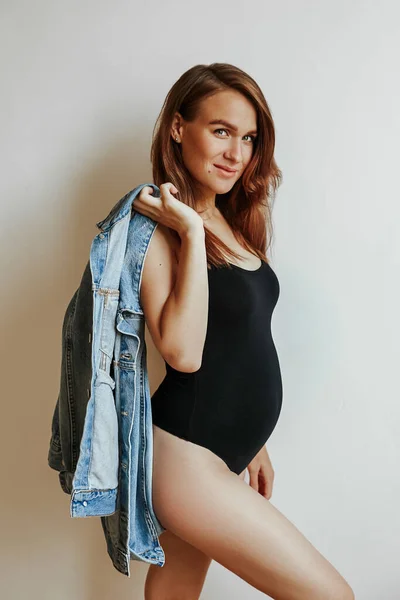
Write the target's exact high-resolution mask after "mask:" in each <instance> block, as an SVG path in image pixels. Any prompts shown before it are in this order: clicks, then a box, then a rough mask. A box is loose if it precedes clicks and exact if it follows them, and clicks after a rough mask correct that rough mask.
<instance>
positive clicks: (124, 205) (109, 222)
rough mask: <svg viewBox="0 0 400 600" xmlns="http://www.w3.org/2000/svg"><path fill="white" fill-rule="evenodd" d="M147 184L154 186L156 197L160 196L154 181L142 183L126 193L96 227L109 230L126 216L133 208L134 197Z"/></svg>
mask: <svg viewBox="0 0 400 600" xmlns="http://www.w3.org/2000/svg"><path fill="white" fill-rule="evenodd" d="M145 186H150V187H152V188H153V190H154V197H155V198H160V195H161V194H160V189H159V188H158V187H157V186H156V185H155V184H154V183H142V184H140V185H138V186H137V187H135V188H134V189H133V190H131V191H130V192H128V193H127V194H125V196H124V197H123V198H121V200H119V201H118V202H117V203H116V204H115V205H114V206H113V208H112V209H111V210H110V212H109V213H108V215H107V216H106V218H105V219H103V220H102V221H99V222H98V223H96V227H98V229H101V230H102V231H108V230H109V229H110V228H111V227H113V225H115V223H117V222H118V221H120V220H121V219H123V218H124V217H126V215H127V214H128V213H129V211H130V210H131V209H132V203H133V201H134V199H135V198H136V196H137V195H138V194H139V193H140V191H141V190H142V188H144V187H145Z"/></svg>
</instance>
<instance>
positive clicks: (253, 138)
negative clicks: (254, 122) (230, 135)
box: [214, 129, 256, 143]
mask: <svg viewBox="0 0 400 600" xmlns="http://www.w3.org/2000/svg"><path fill="white" fill-rule="evenodd" d="M219 131H225V132H227V130H226V129H215V130H214V133H218V132H219ZM244 137H249V138H250V141H252V142H253V143H254V142H255V139H256V136H255V135H245V136H244Z"/></svg>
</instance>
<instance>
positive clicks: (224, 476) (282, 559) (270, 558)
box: [146, 426, 354, 600]
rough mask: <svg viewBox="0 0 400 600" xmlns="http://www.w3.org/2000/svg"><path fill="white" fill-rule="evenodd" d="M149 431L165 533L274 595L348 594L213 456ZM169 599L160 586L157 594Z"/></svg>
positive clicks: (292, 598) (315, 597)
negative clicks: (152, 441)
mask: <svg viewBox="0 0 400 600" xmlns="http://www.w3.org/2000/svg"><path fill="white" fill-rule="evenodd" d="M153 431H154V457H153V458H154V469H153V505H154V510H155V512H156V514H157V517H158V518H159V520H160V521H161V523H162V525H163V526H164V527H165V528H166V529H167V530H168V531H170V532H172V533H173V534H174V535H175V536H176V537H178V538H180V539H181V540H183V541H184V542H187V543H188V544H190V545H191V546H194V548H196V549H197V550H199V551H200V552H202V553H203V554H204V555H205V556H207V557H210V558H211V559H214V560H216V561H217V562H219V563H220V564H221V565H223V566H224V567H226V568H227V569H229V570H230V571H232V572H233V573H235V574H236V575H238V576H239V577H241V578H242V579H244V580H245V581H247V582H248V583H249V584H250V585H252V586H254V587H255V588H257V589H258V590H260V591H262V592H264V593H265V594H268V595H269V596H270V597H271V598H274V599H275V600H354V594H353V592H352V590H351V588H350V587H349V585H348V584H347V582H346V581H345V579H343V577H342V576H341V575H340V573H338V571H337V570H336V569H335V568H334V567H333V566H332V565H331V563H330V562H328V560H326V559H325V558H324V557H323V556H322V555H321V554H320V553H319V552H318V550H316V548H314V546H313V545H312V544H311V543H310V542H309V541H308V540H307V539H306V538H305V537H304V536H303V534H302V533H301V532H300V531H299V530H298V529H297V528H296V527H295V525H294V524H293V523H292V522H291V521H289V520H288V519H287V518H286V517H285V516H284V515H283V514H282V513H280V512H279V510H278V509H277V508H275V507H274V506H273V504H271V502H270V501H269V500H266V499H265V498H264V497H263V496H261V495H260V494H259V493H258V492H256V491H255V490H254V489H253V488H252V487H251V486H249V485H248V484H247V483H246V482H244V481H243V480H242V479H241V478H240V477H238V476H237V475H236V474H235V473H232V472H231V471H230V470H229V469H228V468H227V466H226V465H225V463H224V462H223V461H222V460H221V459H220V458H219V457H218V456H216V455H215V454H213V453H212V452H211V451H209V450H208V449H207V448H203V447H201V446H198V445H196V444H192V443H191V442H186V441H185V440H182V439H180V438H178V437H176V436H173V435H171V434H169V433H168V432H166V431H163V430H162V429H160V428H158V427H156V426H153ZM161 540H162V537H161ZM199 556H200V555H199ZM202 564H203V565H204V564H206V563H205V562H203V563H202ZM158 568H159V569H161V570H162V569H164V568H165V566H164V567H162V568H161V567H158ZM176 572H178V571H177V570H176ZM178 578H179V574H178ZM173 597H174V595H173V593H170V590H169V589H166V590H165V596H159V597H158V599H157V600H168V599H170V598H173ZM182 598H185V597H184V596H182ZM189 598H190V599H192V596H190V595H188V596H187V599H189ZM193 598H196V596H194V597H193ZM146 600H147V599H146ZM185 600H186V598H185Z"/></svg>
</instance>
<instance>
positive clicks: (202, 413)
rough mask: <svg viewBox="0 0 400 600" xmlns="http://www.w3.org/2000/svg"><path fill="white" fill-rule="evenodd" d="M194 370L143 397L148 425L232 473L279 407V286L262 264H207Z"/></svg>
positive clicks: (170, 376) (170, 377)
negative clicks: (208, 454) (275, 329)
mask: <svg viewBox="0 0 400 600" xmlns="http://www.w3.org/2000/svg"><path fill="white" fill-rule="evenodd" d="M207 272H208V283H209V308H208V325H207V333H206V339H205V344H204V350H203V357H202V364H201V367H200V369H199V370H198V371H195V372H193V373H184V372H182V371H177V370H176V369H174V368H172V367H171V366H170V365H169V364H168V363H165V366H166V370H167V373H166V375H165V378H164V379H163V381H162V382H161V383H160V385H159V387H158V388H157V390H156V391H155V392H154V394H153V395H152V398H151V404H152V418H153V423H154V424H155V425H157V426H158V427H161V428H162V429H165V430H166V431H169V432H170V433H172V434H174V435H177V436H178V437H180V438H183V439H185V440H189V441H191V442H193V443H195V444H199V445H200V446H204V447H206V448H208V449H209V450H211V451H212V452H214V453H215V454H216V455H218V456H219V457H220V458H222V459H223V460H224V461H225V463H226V464H227V465H228V467H229V468H230V469H231V471H234V472H235V473H237V474H239V473H241V472H242V471H243V470H244V469H245V468H246V467H247V465H248V464H249V462H250V461H251V460H252V459H253V458H254V456H255V455H256V454H257V452H258V451H259V450H260V449H261V448H262V446H263V445H264V444H265V442H266V441H267V439H268V438H269V436H270V435H271V433H272V431H273V430H274V428H275V425H276V423H277V421H278V417H279V414H280V411H281V405H282V380H281V372H280V367H279V361H278V356H277V353H276V349H275V345H274V342H273V339H272V335H271V317H272V312H273V310H274V307H275V305H276V303H277V300H278V297H279V291H280V288H279V282H278V278H277V276H276V274H275V273H274V271H273V270H272V268H271V267H270V265H269V264H268V263H266V262H264V261H262V262H261V265H260V267H259V268H258V269H256V270H252V271H250V270H248V269H244V268H242V267H239V266H238V265H232V268H230V267H227V266H223V267H215V266H213V265H211V269H208V270H207Z"/></svg>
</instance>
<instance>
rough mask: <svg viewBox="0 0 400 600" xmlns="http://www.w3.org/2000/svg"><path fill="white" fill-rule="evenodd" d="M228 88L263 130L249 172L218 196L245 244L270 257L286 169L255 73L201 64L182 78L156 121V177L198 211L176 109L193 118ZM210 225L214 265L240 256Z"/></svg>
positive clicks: (153, 155) (210, 259) (207, 242)
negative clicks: (175, 126) (176, 131)
mask: <svg viewBox="0 0 400 600" xmlns="http://www.w3.org/2000/svg"><path fill="white" fill-rule="evenodd" d="M226 89H233V90H236V91H238V92H240V93H242V94H243V95H244V96H245V97H246V98H247V99H248V100H250V102H251V103H252V104H253V106H254V108H255V110H256V113H257V130H258V133H257V137H256V140H255V146H254V151H253V155H252V158H251V161H250V163H249V164H248V165H247V167H246V170H245V171H244V173H243V175H242V176H241V177H240V179H239V180H238V181H236V183H235V184H234V186H233V187H232V189H231V190H230V191H229V192H227V193H226V194H217V195H216V198H215V205H216V207H217V208H218V209H219V210H220V212H221V213H222V215H223V216H224V218H225V219H226V221H227V223H228V224H229V225H230V227H231V228H232V231H233V234H234V235H235V237H236V239H237V241H238V242H239V244H240V245H242V246H244V247H245V248H247V249H248V250H249V251H250V252H254V253H255V254H256V255H257V256H258V257H259V258H262V259H263V260H267V258H266V252H267V249H268V247H269V245H270V243H271V240H272V219H271V209H272V206H271V204H272V203H273V201H274V199H275V192H276V189H277V188H278V186H279V185H280V182H281V179H282V173H281V171H280V169H279V168H278V166H277V164H276V162H275V159H274V149H275V128H274V123H273V120H272V116H271V111H270V109H269V107H268V104H267V101H266V100H265V98H264V95H263V93H262V91H261V89H260V87H259V86H258V85H257V83H256V82H255V81H254V79H252V77H250V75H248V74H247V73H245V72H244V71H242V70H241V69H239V68H238V67H235V66H233V65H230V64H227V63H212V64H210V65H196V66H194V67H192V68H190V69H189V70H188V71H186V72H185V73H183V75H181V76H180V78H179V79H178V80H177V81H176V82H175V83H174V85H173V86H172V88H171V89H170V91H169V92H168V94H167V96H166V98H165V100H164V103H163V106H162V108H161V111H160V113H159V115H158V118H157V120H156V123H155V125H154V130H153V140H152V145H151V162H152V170H153V180H154V183H155V184H156V185H157V186H160V185H161V184H162V183H166V182H167V181H169V182H171V183H173V184H174V185H175V187H176V188H177V189H178V191H179V199H180V200H181V201H182V202H185V203H186V204H187V205H188V206H190V207H191V208H193V209H194V210H196V200H195V186H194V182H193V180H192V177H191V175H190V173H189V171H188V170H187V168H186V167H185V165H184V163H183V160H182V155H181V146H180V145H179V144H175V143H174V141H173V139H172V137H171V127H172V122H173V118H174V115H175V113H176V112H179V113H180V114H181V115H182V117H183V118H184V119H185V120H186V121H193V120H194V119H195V118H196V114H197V110H198V108H199V105H200V103H201V101H202V100H203V99H205V98H206V97H208V96H211V95H213V94H215V93H216V92H218V91H222V90H226ZM204 229H205V246H206V252H207V260H208V262H209V263H211V264H213V265H226V264H227V256H231V257H235V258H237V259H239V258H240V257H239V255H238V254H237V253H236V252H234V251H233V250H231V249H230V248H228V246H226V244H224V243H223V242H222V241H221V240H220V239H219V238H218V237H217V236H216V235H214V234H213V233H212V232H211V231H210V230H209V229H207V227H206V225H205V227H204ZM267 232H268V235H267ZM177 235H178V234H177ZM178 237H179V236H178ZM224 255H225V256H224Z"/></svg>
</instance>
